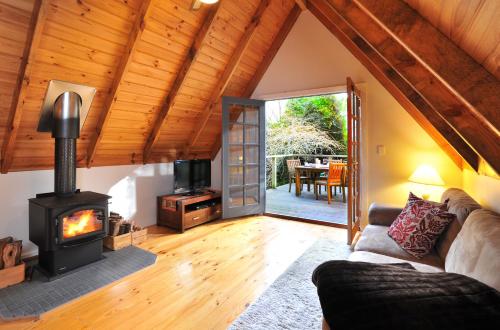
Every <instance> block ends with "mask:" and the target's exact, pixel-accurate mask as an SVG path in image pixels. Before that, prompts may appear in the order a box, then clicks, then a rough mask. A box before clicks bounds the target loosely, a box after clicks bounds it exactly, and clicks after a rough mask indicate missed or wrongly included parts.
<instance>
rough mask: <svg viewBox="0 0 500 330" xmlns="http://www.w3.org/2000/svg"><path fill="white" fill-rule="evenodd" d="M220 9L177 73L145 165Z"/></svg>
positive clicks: (209, 18) (150, 137)
mask: <svg viewBox="0 0 500 330" xmlns="http://www.w3.org/2000/svg"><path fill="white" fill-rule="evenodd" d="M219 8H220V7H219V4H216V5H215V6H213V7H212V8H211V9H210V11H209V12H208V14H207V17H206V18H205V21H204V22H203V25H202V26H201V28H200V30H199V31H198V33H197V35H196V37H195V39H194V40H193V44H192V45H191V47H190V48H189V51H188V53H187V55H186V58H185V59H184V62H183V63H182V66H181V67H180V69H179V72H178V73H177V76H176V78H175V81H174V83H173V84H172V87H171V88H170V91H169V92H168V95H167V97H166V98H165V101H164V102H163V105H162V107H161V110H160V112H159V114H158V117H157V118H156V120H155V122H154V125H153V128H152V129H151V132H150V133H149V135H148V139H147V140H146V144H145V146H144V153H143V158H144V159H143V161H144V163H145V164H146V163H148V161H149V159H150V156H151V153H152V150H153V147H154V145H155V143H156V142H157V141H158V138H159V137H160V133H161V129H162V127H163V125H164V124H165V122H166V121H167V118H168V114H169V113H170V110H171V109H172V107H173V106H174V104H175V99H176V97H177V94H178V92H179V90H180V88H181V86H182V85H183V84H184V81H185V79H186V77H187V75H188V73H189V71H190V69H191V67H192V65H193V63H196V60H197V58H198V55H199V50H200V47H201V46H202V45H203V44H204V43H205V41H206V39H207V37H208V36H209V31H210V30H211V29H212V25H213V24H214V22H215V21H216V20H215V18H216V17H217V13H218V12H219Z"/></svg>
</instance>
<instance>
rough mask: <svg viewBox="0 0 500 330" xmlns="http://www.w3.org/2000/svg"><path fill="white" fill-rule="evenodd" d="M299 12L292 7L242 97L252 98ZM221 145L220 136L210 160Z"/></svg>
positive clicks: (298, 9)
mask: <svg viewBox="0 0 500 330" xmlns="http://www.w3.org/2000/svg"><path fill="white" fill-rule="evenodd" d="M301 11H302V8H301V7H300V6H299V5H298V4H296V5H295V6H293V8H292V10H291V11H290V13H289V14H288V16H287V17H286V19H285V21H284V22H283V24H282V25H281V28H280V30H279V31H278V33H277V34H276V36H275V37H274V39H273V42H272V44H271V47H269V50H268V51H267V53H266V55H265V56H264V58H263V59H262V61H261V62H260V64H259V67H258V68H257V70H256V71H255V73H254V75H253V77H252V79H251V80H250V81H249V82H248V84H247V86H246V88H245V91H244V92H243V95H242V97H246V98H249V97H251V96H252V94H253V92H254V91H255V88H257V85H258V84H259V82H260V80H261V79H262V77H263V76H264V74H265V73H266V71H267V68H269V65H271V62H272V61H273V59H274V57H275V56H276V54H277V53H278V50H279V49H280V48H281V45H283V42H285V39H286V37H287V36H288V34H289V33H290V31H291V30H292V27H293V26H294V24H295V22H296V21H297V19H298V18H299V15H300V13H301ZM221 145H222V137H221V135H219V136H218V137H217V139H216V140H215V143H214V145H213V146H212V149H211V152H210V156H211V158H212V160H213V159H214V158H215V156H217V153H218V152H219V150H220V148H221Z"/></svg>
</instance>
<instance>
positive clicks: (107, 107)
mask: <svg viewBox="0 0 500 330" xmlns="http://www.w3.org/2000/svg"><path fill="white" fill-rule="evenodd" d="M151 2H152V0H143V2H142V4H141V7H140V8H139V14H138V15H137V20H136V21H135V23H134V25H133V27H132V31H131V33H130V37H129V39H128V42H127V46H126V48H125V53H124V54H123V56H122V58H121V60H120V63H119V65H118V68H117V71H116V73H115V78H114V80H113V85H112V87H111V89H110V92H109V94H108V97H107V98H106V101H105V102H104V110H103V112H102V113H101V116H100V118H101V119H100V120H99V122H98V124H97V127H96V130H95V133H94V135H93V137H92V138H91V140H90V143H89V146H88V149H87V167H91V166H92V163H93V161H94V157H95V155H96V152H97V148H98V146H99V142H100V141H101V140H102V137H103V133H104V130H105V129H106V126H107V125H108V123H109V119H110V117H111V113H112V110H113V106H114V104H115V103H116V101H117V96H118V93H119V91H120V87H121V84H122V82H123V78H124V77H125V75H126V73H127V72H128V69H129V66H130V64H131V63H132V58H133V57H134V54H135V53H136V51H137V48H138V43H139V41H140V40H141V36H142V33H143V31H144V29H145V28H146V18H147V17H148V15H149V11H150V9H151V8H152V4H151Z"/></svg>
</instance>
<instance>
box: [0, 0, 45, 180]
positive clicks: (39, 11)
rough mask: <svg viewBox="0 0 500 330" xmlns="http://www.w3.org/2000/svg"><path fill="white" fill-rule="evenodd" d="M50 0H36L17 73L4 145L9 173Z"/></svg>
mask: <svg viewBox="0 0 500 330" xmlns="http://www.w3.org/2000/svg"><path fill="white" fill-rule="evenodd" d="M47 6H48V1H44V0H36V1H35V2H34V4H33V11H32V14H31V19H30V23H29V28H28V33H27V36H26V42H25V46H24V51H23V57H22V60H21V64H20V65H19V73H18V75H17V81H16V89H15V91H14V95H12V103H11V106H10V112H9V118H8V119H7V128H6V133H5V137H4V141H3V145H2V154H1V166H0V168H1V172H2V173H7V172H8V171H9V169H10V166H11V165H12V160H13V158H14V146H15V144H16V138H17V133H18V130H19V125H20V124H21V118H22V114H23V106H24V98H25V97H26V91H27V89H28V86H29V84H30V79H31V70H32V67H33V62H34V61H35V52H36V49H37V48H38V44H39V43H40V39H41V37H42V33H43V28H44V26H45V21H46V16H47Z"/></svg>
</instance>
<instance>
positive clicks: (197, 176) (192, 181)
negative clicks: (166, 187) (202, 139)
mask: <svg viewBox="0 0 500 330" xmlns="http://www.w3.org/2000/svg"><path fill="white" fill-rule="evenodd" d="M210 164H211V163H210V159H196V160H176V161H175V162H174V193H176V194H181V193H191V192H196V191H200V190H203V189H206V188H210V184H211V182H210V178H211V171H210Z"/></svg>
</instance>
